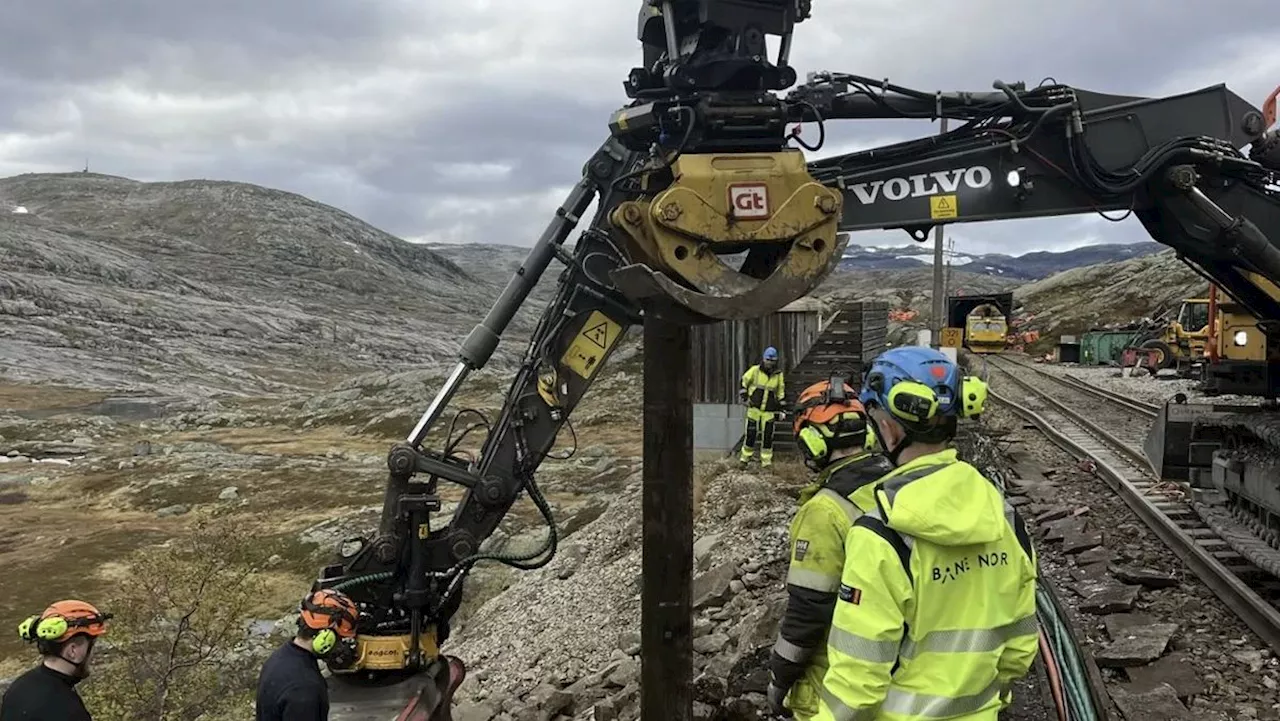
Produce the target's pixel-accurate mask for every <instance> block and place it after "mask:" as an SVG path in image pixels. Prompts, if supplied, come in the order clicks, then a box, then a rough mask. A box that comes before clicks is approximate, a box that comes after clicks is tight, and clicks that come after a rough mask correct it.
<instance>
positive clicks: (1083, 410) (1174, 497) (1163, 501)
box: [988, 357, 1280, 653]
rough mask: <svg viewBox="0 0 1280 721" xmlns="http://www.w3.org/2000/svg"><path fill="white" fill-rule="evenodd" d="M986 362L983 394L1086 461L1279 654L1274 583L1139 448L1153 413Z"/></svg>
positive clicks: (998, 360) (1004, 362) (1278, 593)
mask: <svg viewBox="0 0 1280 721" xmlns="http://www.w3.org/2000/svg"><path fill="white" fill-rule="evenodd" d="M988 363H989V366H988V367H989V368H990V369H991V371H992V373H991V379H990V383H991V395H992V397H993V398H994V399H995V400H996V401H997V402H999V403H1001V404H1003V405H1005V406H1007V407H1009V408H1010V409H1012V410H1013V411H1014V412H1015V413H1017V414H1018V415H1019V416H1021V417H1023V418H1024V419H1026V420H1028V421H1030V422H1031V423H1033V424H1034V425H1036V426H1037V427H1039V429H1040V430H1041V431H1042V432H1043V433H1044V434H1045V435H1046V436H1047V437H1049V438H1050V439H1051V440H1053V441H1054V442H1055V443H1056V444H1057V445H1059V446H1061V447H1063V448H1064V449H1066V450H1067V451H1068V452H1070V453H1072V454H1073V455H1075V456H1077V457H1078V458H1081V459H1082V460H1087V461H1090V462H1091V463H1092V464H1093V466H1094V468H1095V469H1096V472H1097V474H1098V475H1099V476H1100V477H1102V478H1103V479H1104V480H1105V481H1106V482H1107V484H1108V485H1110V486H1111V488H1112V489H1113V490H1114V491H1115V492H1116V494H1117V495H1119V496H1120V498H1121V499H1122V500H1123V501H1124V502H1125V504H1126V505H1128V506H1129V508H1130V509H1131V510H1132V511H1133V512H1134V513H1135V514H1136V515H1137V516H1138V517H1139V518H1140V519H1142V521H1143V522H1144V523H1145V524H1146V525H1147V526H1148V527H1150V528H1151V530H1152V531H1153V532H1154V533H1155V534H1156V536H1157V537H1159V538H1160V540H1161V541H1162V542H1163V543H1164V544H1165V545H1166V546H1168V547H1169V548H1170V549H1171V550H1172V551H1173V552H1174V553H1176V554H1177V555H1178V556H1179V557H1180V558H1181V559H1182V560H1183V561H1184V562H1185V563H1186V564H1187V566H1188V567H1189V568H1190V569H1191V570H1192V572H1194V573H1195V574H1196V575H1197V576H1198V577H1199V578H1200V579H1201V580H1202V581H1204V583H1205V584H1206V585H1207V586H1208V587H1209V588H1210V589H1211V590H1212V591H1213V593H1214V594H1216V595H1217V596H1218V597H1219V598H1220V599H1221V600H1222V601H1223V603H1225V604H1226V605H1227V606H1228V607H1229V608H1230V609H1231V610H1232V611H1233V612H1234V613H1235V614H1236V615H1238V616H1239V617H1240V619H1241V620H1243V621H1244V622H1245V623H1246V624H1247V625H1248V626H1249V627H1250V628H1251V629H1253V631H1254V632H1255V633H1257V634H1258V636H1259V637H1260V638H1261V639H1262V640H1263V642H1264V643H1266V644H1267V645H1268V646H1270V647H1271V649H1272V650H1273V651H1275V652H1276V653H1280V582H1278V580H1277V579H1276V578H1275V577H1274V576H1273V575H1271V574H1269V573H1267V572H1266V571H1264V570H1262V569H1260V568H1258V567H1257V566H1256V565H1254V564H1253V563H1251V562H1250V561H1249V560H1248V559H1247V558H1246V557H1245V556H1244V555H1242V554H1241V553H1240V552H1238V551H1237V550H1235V548H1233V547H1232V544H1231V543H1229V541H1228V540H1227V539H1224V538H1223V537H1222V535H1220V534H1219V533H1218V532H1217V531H1215V530H1214V528H1212V527H1211V526H1210V524H1208V523H1206V522H1205V521H1204V520H1203V519H1202V518H1201V517H1200V516H1199V515H1198V514H1197V513H1196V510H1195V509H1194V508H1193V507H1192V505H1191V499H1190V497H1189V489H1187V488H1186V487H1184V486H1183V485H1181V484H1174V483H1167V482H1162V481H1160V479H1159V478H1158V477H1157V476H1156V474H1155V473H1154V472H1153V471H1152V469H1151V465H1150V463H1148V461H1147V459H1146V456H1145V455H1144V454H1143V452H1142V450H1141V447H1142V437H1143V436H1144V435H1145V433H1146V431H1147V428H1148V427H1149V425H1150V422H1151V420H1152V419H1154V418H1155V415H1156V410H1155V408H1154V407H1153V406H1151V405H1150V404H1146V403H1143V402H1141V401H1137V400H1134V399H1131V398H1126V397H1124V396H1120V395H1119V394H1115V393H1111V392H1108V391H1104V390H1102V389H1098V388H1094V387H1092V386H1089V385H1088V384H1086V383H1083V382H1080V381H1078V380H1076V379H1068V378H1061V377H1058V376H1054V375H1052V374H1049V373H1046V372H1044V371H1041V370H1040V369H1037V368H1034V367H1032V366H1029V365H1027V364H1025V363H1021V362H1017V361H1014V360H1012V359H1010V358H1007V357H990V358H989V360H988ZM1095 418H1098V419H1101V418H1106V419H1107V421H1105V422H1099V421H1096V420H1093V419H1095ZM1104 423H1105V427H1104Z"/></svg>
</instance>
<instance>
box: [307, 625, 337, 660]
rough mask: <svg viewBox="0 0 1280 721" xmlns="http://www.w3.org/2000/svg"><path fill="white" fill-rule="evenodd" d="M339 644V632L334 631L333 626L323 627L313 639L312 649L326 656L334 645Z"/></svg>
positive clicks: (319, 654) (318, 654)
mask: <svg viewBox="0 0 1280 721" xmlns="http://www.w3.org/2000/svg"><path fill="white" fill-rule="evenodd" d="M336 645H338V634H336V633H334V631H333V629H332V628H326V629H322V630H321V631H320V632H319V633H317V634H316V637H315V638H313V639H311V650H312V651H315V652H316V655H317V656H326V655H328V653H329V652H330V651H332V650H333V647H334V646H336Z"/></svg>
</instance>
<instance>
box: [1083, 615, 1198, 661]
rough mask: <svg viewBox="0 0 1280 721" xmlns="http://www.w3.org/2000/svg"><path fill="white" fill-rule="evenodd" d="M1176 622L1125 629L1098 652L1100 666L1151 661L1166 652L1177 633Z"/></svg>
mask: <svg viewBox="0 0 1280 721" xmlns="http://www.w3.org/2000/svg"><path fill="white" fill-rule="evenodd" d="M1177 631H1178V624H1176V623H1153V624H1151V625H1148V626H1132V627H1130V628H1127V629H1125V630H1124V631H1123V632H1121V634H1120V635H1119V636H1117V637H1115V638H1114V640H1112V641H1111V643H1109V644H1107V645H1106V646H1105V647H1104V648H1103V649H1102V650H1101V651H1099V652H1098V653H1097V654H1096V658H1097V661H1098V665H1099V666H1109V667H1111V668H1125V667H1129V666H1141V665H1143V664H1147V663H1150V662H1152V661H1154V660H1156V659H1158V658H1160V656H1161V655H1162V654H1164V650H1165V649H1166V648H1168V646H1169V639H1171V638H1173V634H1175V633H1177Z"/></svg>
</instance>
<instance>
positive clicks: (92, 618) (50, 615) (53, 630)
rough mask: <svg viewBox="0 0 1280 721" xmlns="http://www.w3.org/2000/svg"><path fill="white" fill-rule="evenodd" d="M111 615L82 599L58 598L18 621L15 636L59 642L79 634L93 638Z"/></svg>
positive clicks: (102, 630)
mask: <svg viewBox="0 0 1280 721" xmlns="http://www.w3.org/2000/svg"><path fill="white" fill-rule="evenodd" d="M111 617H112V616H111V614H109V613H102V612H100V611H99V610H98V609H96V608H94V607H93V606H92V605H90V604H88V603H85V602H84V601H59V602H57V603H55V604H53V605H51V606H49V607H48V608H46V609H45V610H44V612H43V613H40V614H38V615H35V616H28V617H27V618H26V619H24V620H23V621H22V623H20V624H18V636H19V637H20V638H22V640H23V641H26V642H28V643H44V644H56V643H61V642H63V641H66V640H67V639H69V638H71V637H72V636H77V635H81V634H83V635H86V636H89V637H90V638H94V637H97V636H101V635H103V634H105V633H106V632H107V621H108V620H110V619H111Z"/></svg>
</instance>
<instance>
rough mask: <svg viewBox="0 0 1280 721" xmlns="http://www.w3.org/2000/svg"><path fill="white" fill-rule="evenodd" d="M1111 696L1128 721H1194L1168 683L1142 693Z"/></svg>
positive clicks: (1114, 694)
mask: <svg viewBox="0 0 1280 721" xmlns="http://www.w3.org/2000/svg"><path fill="white" fill-rule="evenodd" d="M1111 698H1112V700H1113V701H1115V702H1116V706H1118V707H1119V708H1120V713H1121V714H1122V715H1123V716H1124V718H1125V720H1126V721H1192V717H1191V713H1190V712H1189V711H1187V707H1186V706H1183V705H1182V702H1181V701H1179V700H1178V694H1177V693H1176V692H1175V691H1174V690H1173V687H1172V686H1169V685H1168V684H1161V685H1160V686H1159V687H1157V688H1154V689H1152V690H1150V691H1145V692H1142V693H1122V692H1116V693H1113V694H1112V695H1111Z"/></svg>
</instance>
